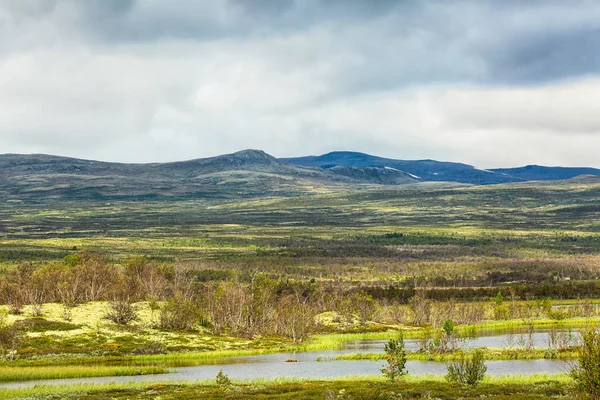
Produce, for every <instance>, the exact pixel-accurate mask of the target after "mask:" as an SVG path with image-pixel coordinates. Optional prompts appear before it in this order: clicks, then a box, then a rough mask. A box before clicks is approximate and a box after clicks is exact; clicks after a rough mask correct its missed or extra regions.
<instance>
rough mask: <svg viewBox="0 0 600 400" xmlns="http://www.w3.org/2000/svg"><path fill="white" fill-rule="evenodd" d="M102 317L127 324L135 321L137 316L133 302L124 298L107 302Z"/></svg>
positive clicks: (120, 323)
mask: <svg viewBox="0 0 600 400" xmlns="http://www.w3.org/2000/svg"><path fill="white" fill-rule="evenodd" d="M104 318H105V319H107V320H109V321H112V322H114V323H115V324H119V325H127V324H128V323H130V322H132V321H136V320H137V319H138V316H137V314H136V312H135V307H134V306H133V304H131V303H130V302H128V301H124V300H116V301H111V302H110V303H109V304H108V311H107V312H106V315H104Z"/></svg>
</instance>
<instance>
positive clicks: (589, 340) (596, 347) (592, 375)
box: [571, 328, 600, 400]
mask: <svg viewBox="0 0 600 400" xmlns="http://www.w3.org/2000/svg"><path fill="white" fill-rule="evenodd" d="M581 342H582V343H581V347H580V348H579V357H578V361H579V363H578V365H576V366H573V367H572V368H571V377H573V379H574V380H575V382H576V384H577V387H578V388H579V390H580V391H581V392H582V393H583V394H584V395H586V396H587V397H588V398H590V399H592V400H599V399H600V329H599V328H595V329H589V330H587V331H585V332H583V333H582V334H581Z"/></svg>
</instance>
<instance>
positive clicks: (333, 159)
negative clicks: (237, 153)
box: [281, 151, 523, 185]
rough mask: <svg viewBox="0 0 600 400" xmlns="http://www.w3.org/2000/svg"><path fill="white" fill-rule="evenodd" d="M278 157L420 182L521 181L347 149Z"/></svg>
mask: <svg viewBox="0 0 600 400" xmlns="http://www.w3.org/2000/svg"><path fill="white" fill-rule="evenodd" d="M281 160H282V161H285V162H287V163H290V164H294V165H298V166H306V167H318V168H322V169H329V168H332V167H337V166H343V167H354V168H357V167H360V168H365V167H379V168H394V169H396V170H399V171H402V172H404V173H406V174H410V176H413V177H414V178H416V179H418V180H420V181H436V182H459V183H470V184H475V185H487V184H493V183H508V182H519V181H521V180H523V179H520V178H518V177H513V176H508V175H506V174H502V173H498V172H493V171H487V170H481V169H477V168H475V167H473V166H471V165H467V164H461V163H452V162H441V161H435V160H417V161H406V160H394V159H390V158H383V157H376V156H372V155H369V154H364V153H357V152H349V151H335V152H332V153H327V154H323V155H321V156H308V157H298V158H282V159H281Z"/></svg>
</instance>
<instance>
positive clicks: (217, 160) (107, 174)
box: [0, 150, 416, 201]
mask: <svg viewBox="0 0 600 400" xmlns="http://www.w3.org/2000/svg"><path fill="white" fill-rule="evenodd" d="M415 181H416V180H415V179H414V178H411V177H410V176H407V175H405V174H402V173H397V172H390V171H387V170H384V169H370V170H369V173H366V172H365V171H363V169H354V168H344V169H332V170H323V169H320V168H307V167H301V166H295V165H291V164H288V163H285V162H283V161H280V160H278V159H276V158H275V157H272V156H270V155H268V154H266V153H265V152H263V151H260V150H244V151H240V152H237V153H233V154H226V155H221V156H217V157H211V158H203V159H196V160H189V161H181V162H172V163H154V164H122V163H109V162H100V161H90V160H81V159H76V158H68V157H57V156H50V155H40V154H34V155H19V154H4V155H0V198H4V199H14V200H20V199H27V200H30V201H36V200H43V199H48V198H62V199H132V200H133V199H135V200H140V199H142V200H152V199H165V198H173V199H181V198H184V199H193V198H238V197H255V196H265V195H282V196H294V195H300V194H305V193H311V192H314V191H323V190H327V189H329V188H332V187H334V186H344V185H359V184H382V183H386V184H399V183H410V182H415Z"/></svg>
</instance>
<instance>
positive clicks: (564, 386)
mask: <svg viewBox="0 0 600 400" xmlns="http://www.w3.org/2000/svg"><path fill="white" fill-rule="evenodd" d="M571 385H572V380H571V379H570V378H569V377H568V376H567V375H565V374H556V375H554V374H553V375H545V374H535V375H528V376H518V375H516V376H502V377H486V378H485V379H484V381H483V382H482V384H481V385H479V386H478V387H477V388H476V389H469V390H466V389H465V388H464V387H462V386H457V385H450V384H448V383H447V382H445V379H444V377H443V376H411V375H407V376H405V377H404V379H403V382H402V384H401V385H398V384H397V383H390V382H388V381H387V380H385V378H384V377H382V376H352V377H345V378H336V379H311V380H305V379H275V380H265V379H259V380H245V381H240V380H233V381H232V385H231V386H230V387H228V388H227V393H224V392H223V388H221V387H219V386H218V385H216V383H215V381H214V380H210V381H199V382H195V383H177V382H161V383H154V384H153V383H129V384H102V385H96V384H85V385H69V386H65V385H40V386H35V387H33V388H25V389H0V399H9V398H10V399H12V398H36V399H38V398H45V397H48V398H56V396H60V398H65V399H78V398H83V397H85V398H86V399H90V400H93V399H105V398H112V399H134V398H140V399H141V398H144V399H147V398H158V397H161V398H169V399H172V398H178V399H181V398H189V399H193V398H202V399H222V398H230V397H231V398H255V397H258V398H262V399H281V398H286V399H314V398H326V397H325V396H326V395H327V393H328V392H331V391H333V392H336V393H337V392H339V391H341V390H344V391H346V392H348V393H350V394H352V395H353V396H354V397H353V398H355V399H359V398H360V399H380V398H381V397H380V396H381V395H382V394H386V396H387V397H385V398H390V397H389V396H390V395H391V394H394V393H402V395H403V397H402V398H415V399H417V398H419V399H422V398H423V397H424V396H425V397H427V395H429V397H432V396H433V395H443V398H457V397H461V398H482V397H485V398H498V399H500V398H502V399H507V398H514V399H547V398H565V397H566V396H567V395H568V394H569V393H570V391H571V390H572V388H571ZM374 395H375V397H371V396H374Z"/></svg>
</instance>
